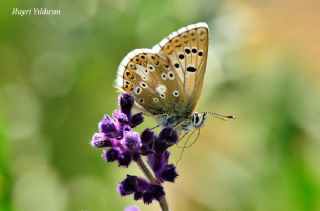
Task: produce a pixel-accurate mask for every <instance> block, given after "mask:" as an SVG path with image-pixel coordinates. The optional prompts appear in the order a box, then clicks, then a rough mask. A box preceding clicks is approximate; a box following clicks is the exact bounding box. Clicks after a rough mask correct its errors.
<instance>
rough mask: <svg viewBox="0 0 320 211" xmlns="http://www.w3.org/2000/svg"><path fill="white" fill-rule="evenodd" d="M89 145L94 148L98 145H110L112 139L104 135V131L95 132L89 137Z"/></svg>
mask: <svg viewBox="0 0 320 211" xmlns="http://www.w3.org/2000/svg"><path fill="white" fill-rule="evenodd" d="M90 143H91V146H93V147H95V148H100V147H111V146H112V140H111V139H110V138H108V137H107V136H106V134H104V133H95V134H93V136H92V139H91V142H90Z"/></svg>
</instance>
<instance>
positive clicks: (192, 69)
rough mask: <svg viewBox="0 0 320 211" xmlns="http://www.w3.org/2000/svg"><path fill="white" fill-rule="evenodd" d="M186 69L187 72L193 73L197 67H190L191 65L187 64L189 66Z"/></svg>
mask: <svg viewBox="0 0 320 211" xmlns="http://www.w3.org/2000/svg"><path fill="white" fill-rule="evenodd" d="M187 71H188V72H192V73H194V72H196V71H197V68H195V67H192V66H189V67H187Z"/></svg>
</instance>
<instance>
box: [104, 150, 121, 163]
mask: <svg viewBox="0 0 320 211" xmlns="http://www.w3.org/2000/svg"><path fill="white" fill-rule="evenodd" d="M119 155H120V150H119V149H118V148H111V149H109V150H105V151H104V152H103V158H104V159H105V160H106V161H107V162H113V161H115V160H118V158H119Z"/></svg>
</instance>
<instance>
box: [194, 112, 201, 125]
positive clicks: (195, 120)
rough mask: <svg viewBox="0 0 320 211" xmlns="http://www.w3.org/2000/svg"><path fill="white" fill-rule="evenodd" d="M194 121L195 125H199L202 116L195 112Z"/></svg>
mask: <svg viewBox="0 0 320 211" xmlns="http://www.w3.org/2000/svg"><path fill="white" fill-rule="evenodd" d="M192 122H193V124H194V125H198V124H199V122H200V118H199V115H198V113H194V114H193V117H192Z"/></svg>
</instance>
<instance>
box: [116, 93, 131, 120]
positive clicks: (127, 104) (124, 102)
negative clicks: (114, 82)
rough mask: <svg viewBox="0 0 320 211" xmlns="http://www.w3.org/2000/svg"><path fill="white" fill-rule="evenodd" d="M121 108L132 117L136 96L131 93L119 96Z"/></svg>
mask: <svg viewBox="0 0 320 211" xmlns="http://www.w3.org/2000/svg"><path fill="white" fill-rule="evenodd" d="M119 104H120V109H121V111H122V112H123V113H125V114H126V115H127V116H128V117H131V109H132V107H133V104H134V97H133V96H132V95H130V94H122V95H121V96H120V98H119Z"/></svg>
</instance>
